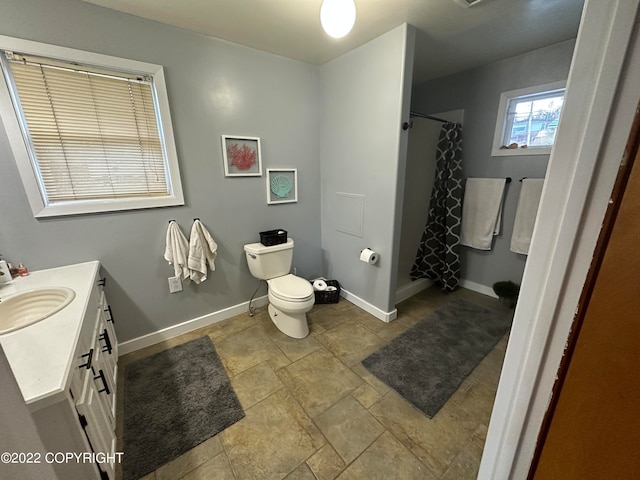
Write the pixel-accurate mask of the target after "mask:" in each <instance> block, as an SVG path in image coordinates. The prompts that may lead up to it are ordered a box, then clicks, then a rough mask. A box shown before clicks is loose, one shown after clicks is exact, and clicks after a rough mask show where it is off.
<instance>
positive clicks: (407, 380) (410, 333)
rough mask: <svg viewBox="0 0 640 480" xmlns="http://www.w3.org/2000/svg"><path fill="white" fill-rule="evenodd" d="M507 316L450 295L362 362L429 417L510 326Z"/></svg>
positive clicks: (508, 315)
mask: <svg viewBox="0 0 640 480" xmlns="http://www.w3.org/2000/svg"><path fill="white" fill-rule="evenodd" d="M511 318H512V317H511V315H510V314H507V313H504V312H499V311H497V310H492V309H488V308H485V307H481V306H479V305H476V304H474V303H469V302H466V301H464V300H453V301H451V302H449V303H447V304H445V305H443V306H441V307H440V308H438V309H437V310H436V311H435V312H433V313H432V314H431V315H429V316H428V317H427V318H425V319H424V320H422V321H421V322H420V323H418V324H416V325H414V326H413V327H411V328H410V329H409V330H407V331H406V332H404V333H403V334H401V335H400V336H398V337H396V338H395V339H393V340H392V341H391V342H390V343H388V344H387V345H385V346H384V347H382V348H381V349H380V350H378V351H377V352H375V353H373V354H372V355H370V356H369V357H367V358H366V359H364V360H363V361H362V364H363V365H364V366H365V367H366V368H367V370H369V371H370V372H371V373H373V374H374V375H375V376H376V377H378V378H379V379H380V380H382V381H383V382H384V383H385V384H387V385H388V386H390V387H391V388H393V389H394V390H395V391H397V392H398V393H399V394H400V395H402V397H404V398H405V399H406V400H408V401H409V402H411V403H412V404H413V405H415V406H416V407H418V408H419V409H420V410H422V411H423V412H424V413H425V414H426V415H427V416H428V417H433V416H434V415H435V414H436V413H437V412H438V410H440V408H441V407H442V406H443V405H444V404H445V402H446V401H447V400H448V399H449V397H450V396H451V395H452V394H453V393H454V392H455V391H456V390H457V389H458V387H459V386H460V384H461V383H462V382H463V380H464V379H465V378H466V377H467V376H468V375H469V374H470V373H471V371H472V370H473V369H474V368H475V366H476V365H477V364H478V363H479V362H480V361H481V360H482V359H483V358H484V357H485V356H486V355H487V353H489V352H490V351H491V349H492V348H493V347H494V346H495V345H496V343H498V341H499V340H500V338H502V336H503V335H504V334H505V333H506V331H507V329H508V328H509V327H510V325H511Z"/></svg>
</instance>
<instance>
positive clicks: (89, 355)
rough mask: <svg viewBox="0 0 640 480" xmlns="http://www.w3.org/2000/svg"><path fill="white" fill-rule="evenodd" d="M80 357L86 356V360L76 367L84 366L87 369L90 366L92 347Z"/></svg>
mask: <svg viewBox="0 0 640 480" xmlns="http://www.w3.org/2000/svg"><path fill="white" fill-rule="evenodd" d="M81 358H86V359H87V362H86V363H83V364H82V365H80V366H79V367H78V368H86V369H87V370H89V369H90V368H91V361H92V360H93V348H92V349H91V350H89V352H88V353H85V354H84V355H82V356H81Z"/></svg>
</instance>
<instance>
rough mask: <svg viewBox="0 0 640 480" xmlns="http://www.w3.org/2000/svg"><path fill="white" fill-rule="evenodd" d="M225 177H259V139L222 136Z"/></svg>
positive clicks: (260, 172)
mask: <svg viewBox="0 0 640 480" xmlns="http://www.w3.org/2000/svg"><path fill="white" fill-rule="evenodd" d="M222 158H223V159H224V176H225V177H261V176H262V155H261V153H260V138H259V137H236V136H233V135H222Z"/></svg>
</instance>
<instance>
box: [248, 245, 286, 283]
mask: <svg viewBox="0 0 640 480" xmlns="http://www.w3.org/2000/svg"><path fill="white" fill-rule="evenodd" d="M244 252H245V256H246V258H247V265H249V271H250V272H251V275H253V276H254V277H256V278H260V279H262V280H269V279H270V278H276V277H281V276H283V275H287V274H288V273H289V272H290V271H291V261H292V260H293V239H292V238H289V239H288V240H287V242H286V243H281V244H279V245H272V246H270V247H265V246H264V245H263V244H261V243H249V244H248V245H245V246H244Z"/></svg>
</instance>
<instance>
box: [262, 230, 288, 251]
mask: <svg viewBox="0 0 640 480" xmlns="http://www.w3.org/2000/svg"><path fill="white" fill-rule="evenodd" d="M260 243H261V244H263V245H264V246H265V247H270V246H272V245H280V244H281V243H287V231H286V230H282V229H281V228H280V229H278V230H267V231H266V232H260Z"/></svg>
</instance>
